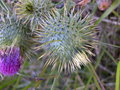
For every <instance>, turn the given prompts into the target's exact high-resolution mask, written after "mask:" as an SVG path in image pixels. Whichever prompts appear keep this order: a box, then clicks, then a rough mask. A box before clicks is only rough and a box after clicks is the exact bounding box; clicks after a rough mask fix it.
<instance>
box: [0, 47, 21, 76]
mask: <svg viewBox="0 0 120 90" xmlns="http://www.w3.org/2000/svg"><path fill="white" fill-rule="evenodd" d="M22 60H23V58H22V57H21V55H20V48H18V47H13V48H9V49H6V50H0V72H1V73H2V74H3V75H5V76H12V75H14V74H16V73H17V72H18V71H19V69H20V66H21V62H22Z"/></svg>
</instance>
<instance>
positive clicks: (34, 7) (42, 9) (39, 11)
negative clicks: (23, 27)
mask: <svg viewBox="0 0 120 90" xmlns="http://www.w3.org/2000/svg"><path fill="white" fill-rule="evenodd" d="M52 7H53V5H52V3H51V0H19V2H18V3H16V5H15V8H14V10H15V12H16V14H17V16H18V17H19V18H20V19H25V22H26V21H30V22H31V25H32V26H31V27H32V28H33V27H35V26H36V25H37V24H38V23H40V21H41V19H43V17H44V14H47V13H48V12H49V11H50V10H51V8H52ZM33 29H34V28H33Z"/></svg>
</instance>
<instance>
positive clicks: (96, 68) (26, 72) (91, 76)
mask: <svg viewBox="0 0 120 90" xmlns="http://www.w3.org/2000/svg"><path fill="white" fill-rule="evenodd" d="M4 1H5V2H6V4H12V5H14V3H16V2H17V0H4ZM52 1H53V2H54V3H57V2H59V1H60V0H52ZM74 1H75V2H76V4H77V7H80V6H81V5H83V6H82V7H83V8H84V9H85V11H87V12H90V13H91V11H93V12H92V13H93V14H94V17H93V19H94V20H95V25H96V26H97V29H98V33H97V38H96V39H97V40H99V42H98V43H99V45H98V46H97V47H96V48H95V50H93V53H95V56H92V57H90V60H91V64H88V65H87V66H82V67H81V69H80V70H77V71H76V72H73V73H61V74H59V73H58V72H57V70H53V71H52V70H51V69H50V68H51V67H52V65H51V66H49V67H43V65H44V63H45V62H46V61H45V60H36V58H34V60H31V61H29V60H26V61H25V62H24V64H23V66H22V67H21V70H20V72H19V73H18V74H17V75H14V76H12V77H4V78H2V77H1V81H0V90H120V63H119V62H120V5H119V4H120V0H111V3H109V5H108V6H104V7H103V9H101V8H98V6H99V4H100V2H96V1H97V0H91V1H90V0H74ZM81 1H84V2H81ZM85 1H86V2H85ZM87 1H89V3H88V2H87ZM98 1H101V2H103V1H105V0H98ZM106 1H109V0H106ZM80 2H81V3H80ZM107 4H108V3H107ZM60 5H61V4H59V6H58V7H60ZM105 5H106V4H105ZM0 10H1V8H0ZM0 14H1V13H0ZM1 15H2V14H1ZM1 19H2V18H0V20H1ZM39 52H43V51H39Z"/></svg>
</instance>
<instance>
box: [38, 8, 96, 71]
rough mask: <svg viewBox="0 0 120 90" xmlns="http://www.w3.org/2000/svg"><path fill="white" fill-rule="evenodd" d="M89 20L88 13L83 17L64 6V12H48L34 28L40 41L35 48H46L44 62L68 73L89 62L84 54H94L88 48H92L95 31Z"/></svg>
mask: <svg viewBox="0 0 120 90" xmlns="http://www.w3.org/2000/svg"><path fill="white" fill-rule="evenodd" d="M90 22H91V18H90V15H86V16H85V17H84V18H83V17H82V13H81V12H77V13H75V12H74V10H71V13H68V12H67V10H66V8H65V9H64V15H61V14H60V13H59V12H58V11H57V10H54V11H53V12H52V13H51V14H49V15H47V16H46V19H45V20H43V23H42V24H41V27H42V28H41V29H40V30H38V31H37V35H38V36H39V37H40V39H41V40H40V41H39V42H40V43H42V45H41V46H38V47H37V49H40V48H44V49H45V54H44V55H43V56H45V57H46V56H47V58H48V60H47V63H46V65H48V64H53V67H56V66H58V70H60V71H62V70H65V71H70V72H71V71H74V70H75V69H78V68H80V66H81V65H85V64H87V63H88V62H90V60H89V58H88V55H87V54H89V55H93V54H92V52H91V51H90V48H94V34H95V30H94V29H92V28H93V27H92V24H90ZM41 57H42V56H41Z"/></svg>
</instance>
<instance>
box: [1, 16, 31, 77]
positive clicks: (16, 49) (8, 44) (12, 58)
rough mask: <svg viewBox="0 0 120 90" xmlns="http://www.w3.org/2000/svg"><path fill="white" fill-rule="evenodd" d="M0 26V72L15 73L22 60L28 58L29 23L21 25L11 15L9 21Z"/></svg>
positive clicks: (29, 49)
mask: <svg viewBox="0 0 120 90" xmlns="http://www.w3.org/2000/svg"><path fill="white" fill-rule="evenodd" d="M5 20H6V23H2V24H1V25H2V26H1V27H0V73H2V74H3V75H8V76H11V75H14V74H16V73H17V72H18V71H19V69H20V66H21V64H22V62H23V61H24V60H25V59H26V58H30V56H31V53H32V52H33V51H32V49H31V46H32V45H31V44H32V33H31V30H30V28H29V25H23V24H22V22H21V21H16V20H15V17H13V16H11V19H10V21H7V19H5Z"/></svg>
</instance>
